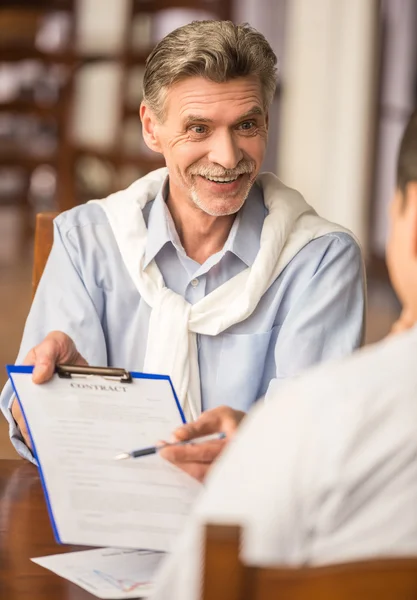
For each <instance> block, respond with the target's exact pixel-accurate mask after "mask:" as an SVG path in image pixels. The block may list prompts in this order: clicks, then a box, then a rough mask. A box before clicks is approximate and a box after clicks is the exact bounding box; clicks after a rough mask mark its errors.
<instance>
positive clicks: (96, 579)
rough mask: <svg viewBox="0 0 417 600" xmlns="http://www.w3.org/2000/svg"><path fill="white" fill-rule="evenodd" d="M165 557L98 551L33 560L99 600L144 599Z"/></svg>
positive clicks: (100, 549) (145, 551)
mask: <svg viewBox="0 0 417 600" xmlns="http://www.w3.org/2000/svg"><path fill="white" fill-rule="evenodd" d="M165 556H166V555H165V554H164V553H163V552H151V551H150V550H127V549H126V550H122V549H120V548H99V549H95V550H84V551H82V552H67V553H65V554H55V555H53V556H41V557H40V558H32V561H33V562H34V563H36V564H38V565H40V566H41V567H44V568H45V569H49V570H50V571H52V572H53V573H56V574H57V575H59V576H60V577H64V579H68V580H69V581H72V582H73V583H75V584H76V585H79V586H80V587H82V588H83V589H85V590H87V591H88V592H90V594H94V596H97V598H107V599H110V598H117V599H123V598H138V597H139V596H140V597H141V598H143V597H146V596H148V595H150V593H151V592H152V588H153V584H152V581H153V580H154V579H155V575H156V572H157V570H158V568H159V566H160V564H161V562H162V560H163V559H164V557H165Z"/></svg>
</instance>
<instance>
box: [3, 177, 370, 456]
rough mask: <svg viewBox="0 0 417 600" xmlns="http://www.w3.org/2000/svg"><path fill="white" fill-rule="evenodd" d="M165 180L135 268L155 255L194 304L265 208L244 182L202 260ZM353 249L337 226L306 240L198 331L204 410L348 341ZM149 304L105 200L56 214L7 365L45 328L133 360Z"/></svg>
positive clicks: (239, 252) (127, 362) (15, 434)
mask: <svg viewBox="0 0 417 600" xmlns="http://www.w3.org/2000/svg"><path fill="white" fill-rule="evenodd" d="M164 196H165V191H164V188H163V189H161V191H160V192H159V193H158V195H157V197H156V198H155V200H154V201H153V202H150V203H148V204H147V205H146V207H145V210H144V217H145V221H146V222H147V226H148V242H147V247H146V255H145V266H146V264H148V263H149V262H151V261H152V260H153V259H155V261H156V263H157V265H158V267H159V269H160V271H161V273H162V276H163V278H164V280H165V284H166V285H167V286H168V287H169V288H170V289H172V290H173V291H174V292H176V293H178V294H181V295H182V296H183V297H184V298H185V299H186V300H187V301H188V302H190V303H191V304H194V303H195V302H197V301H198V300H200V299H201V298H203V297H204V296H205V295H207V294H209V293H210V292H211V291H213V290H214V289H216V288H217V287H218V286H220V285H222V284H223V283H224V282H226V281H228V280H229V279H230V278H231V277H233V276H234V275H236V274H237V273H239V272H240V271H243V270H244V269H246V268H247V267H250V266H251V265H252V264H253V262H254V260H255V257H256V255H257V252H258V250H259V246H260V235H261V230H262V225H263V222H264V218H265V216H266V214H267V211H266V208H265V205H264V203H263V198H262V191H261V190H260V188H259V187H257V186H254V187H253V188H252V190H251V192H250V194H249V197H248V199H247V201H246V202H245V204H244V206H243V208H242V209H241V211H240V213H239V214H238V215H237V217H236V219H235V222H234V224H233V227H232V229H231V231H230V234H229V236H228V239H227V241H226V243H225V245H224V247H223V249H222V250H221V251H220V252H217V253H216V254H214V255H213V256H211V257H210V258H208V259H207V260H206V261H205V263H203V264H202V265H200V264H199V263H197V262H195V261H194V260H192V259H191V258H189V257H188V256H187V255H186V253H185V251H184V249H183V247H182V244H181V242H180V239H179V237H178V234H177V232H176V230H175V226H174V223H173V220H172V217H171V215H170V213H169V210H168V208H167V206H166V204H165V200H164ZM364 309H365V298H364V272H363V261H362V257H361V252H360V249H359V247H358V245H357V244H356V242H355V241H354V239H353V238H352V237H351V236H350V235H349V234H347V233H334V234H327V235H324V236H323V237H321V238H318V239H316V240H314V241H311V242H310V243H308V244H307V245H306V246H305V247H304V248H303V249H302V250H301V251H300V252H299V253H298V254H297V255H296V256H295V257H294V258H293V259H292V261H291V262H290V263H289V264H288V266H287V267H286V268H285V269H284V271H283V272H282V273H281V274H280V276H279V277H278V278H277V279H276V281H275V282H274V283H273V284H272V286H271V287H270V288H269V290H268V291H267V292H266V293H265V294H264V296H263V297H262V299H261V301H260V302H259V304H258V306H257V308H256V310H255V311H254V312H253V314H252V315H251V316H250V317H248V318H247V319H246V320H245V321H242V322H241V323H237V324H236V325H233V326H232V327H230V328H229V329H227V330H226V331H224V332H223V333H221V334H219V335H217V336H213V337H212V336H205V335H198V338H197V343H198V359H199V366H200V380H201V398H202V406H203V410H207V409H210V408H214V407H216V406H219V405H222V404H227V405H229V406H231V407H233V408H235V409H239V410H243V411H247V410H248V409H249V408H250V407H251V405H252V404H253V403H254V402H256V400H257V399H259V398H261V397H262V396H264V395H265V394H266V393H267V391H268V394H267V398H268V395H269V394H270V393H271V391H272V389H273V388H274V389H276V388H277V387H278V386H279V385H280V383H281V381H282V380H284V379H287V378H289V377H293V376H295V375H297V374H299V373H300V372H301V371H302V370H304V369H305V368H306V367H309V366H311V365H313V364H315V363H318V362H322V361H324V360H327V359H329V358H339V357H343V356H346V355H348V354H350V353H351V352H352V351H353V350H354V349H355V348H357V347H358V346H359V345H360V343H361V341H362V336H363V327H364ZM150 311H151V309H150V307H149V306H148V305H147V304H146V303H145V302H144V300H142V299H141V297H140V295H139V293H138V290H137V288H136V287H135V285H134V283H133V281H132V279H131V277H130V275H129V273H128V271H127V269H126V267H125V264H124V262H123V260H122V257H121V255H120V252H119V249H118V246H117V243H116V240H115V238H114V235H113V231H112V229H111V226H110V224H109V222H108V220H107V217H106V214H105V213H104V211H103V209H102V208H101V207H100V206H99V205H97V204H87V205H83V206H79V207H77V208H74V209H72V210H70V211H68V212H65V213H63V214H61V215H60V216H59V217H58V218H57V219H56V220H55V230H54V244H53V248H52V251H51V254H50V257H49V260H48V263H47V265H46V268H45V271H44V274H43V277H42V279H41V281H40V284H39V287H38V290H37V293H36V296H35V299H34V301H33V304H32V307H31V310H30V313H29V316H28V319H27V322H26V326H25V331H24V335H23V340H22V343H21V347H20V351H19V355H18V358H17V361H16V362H17V363H21V362H22V361H23V359H24V358H25V356H26V354H27V353H28V352H29V350H30V349H31V348H33V347H34V346H35V345H36V344H39V343H40V342H41V341H42V340H43V339H44V337H45V336H46V335H47V334H48V333H49V332H51V331H54V330H59V331H63V332H65V333H66V334H68V335H69V336H70V337H71V338H72V339H73V340H74V342H75V344H76V346H77V349H78V351H79V352H80V353H81V354H82V355H83V356H84V358H85V359H86V360H87V361H88V362H89V363H90V364H92V365H111V366H118V367H124V368H126V369H129V370H135V371H140V370H141V369H142V368H143V364H144V356H145V350H146V341H147V335H148V323H149V317H150ZM12 398H13V397H12V390H11V386H10V383H8V384H6V386H5V388H4V390H3V393H2V395H1V407H2V410H3V412H4V414H5V416H6V418H7V420H8V421H9V423H10V436H11V439H12V442H13V443H14V445H15V447H16V449H17V450H18V452H19V453H20V454H22V456H24V457H26V458H29V459H31V458H32V457H31V453H30V452H29V450H28V449H27V448H26V446H25V445H24V443H23V441H22V439H21V436H20V432H19V430H18V429H17V427H16V424H15V422H14V420H13V417H12V415H11V412H10V405H11V402H12Z"/></svg>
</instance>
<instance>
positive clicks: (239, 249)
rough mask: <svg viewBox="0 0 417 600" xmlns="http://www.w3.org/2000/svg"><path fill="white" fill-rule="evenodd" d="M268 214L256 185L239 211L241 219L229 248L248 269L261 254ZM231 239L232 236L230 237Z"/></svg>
mask: <svg viewBox="0 0 417 600" xmlns="http://www.w3.org/2000/svg"><path fill="white" fill-rule="evenodd" d="M267 214H268V211H267V209H266V207H265V204H264V201H263V196H262V190H261V188H260V187H259V186H258V185H257V184H256V183H255V184H254V185H253V186H252V188H251V190H250V192H249V195H248V197H247V198H246V201H245V204H244V205H243V207H242V208H241V210H240V211H239V215H238V217H240V220H239V223H238V227H237V230H236V234H235V236H234V239H233V240H232V243H231V246H230V248H229V249H230V251H231V252H233V254H235V255H236V256H237V257H238V258H240V260H241V261H243V262H244V263H245V265H246V266H248V267H251V266H252V265H253V263H254V261H255V258H256V255H257V254H258V252H259V248H260V245H261V232H262V227H263V224H264V220H265V217H266V215H267ZM235 223H236V221H235ZM230 233H232V231H231V232H230ZM230 238H231V235H229V239H230ZM229 239H228V241H229ZM226 244H227V242H226Z"/></svg>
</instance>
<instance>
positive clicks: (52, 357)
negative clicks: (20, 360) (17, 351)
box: [32, 339, 60, 383]
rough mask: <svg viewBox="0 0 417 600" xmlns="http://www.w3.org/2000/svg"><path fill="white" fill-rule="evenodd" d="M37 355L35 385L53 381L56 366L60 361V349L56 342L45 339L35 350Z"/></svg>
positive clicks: (34, 371)
mask: <svg viewBox="0 0 417 600" xmlns="http://www.w3.org/2000/svg"><path fill="white" fill-rule="evenodd" d="M33 353H34V355H35V361H34V369H33V375H32V379H33V382H34V383H44V382H45V381H48V379H51V377H52V375H53V374H54V371H55V365H56V363H57V362H58V361H59V355H60V348H59V344H57V343H56V341H55V340H53V339H51V340H48V339H45V340H44V341H43V342H42V343H41V344H39V346H36V348H34V349H33Z"/></svg>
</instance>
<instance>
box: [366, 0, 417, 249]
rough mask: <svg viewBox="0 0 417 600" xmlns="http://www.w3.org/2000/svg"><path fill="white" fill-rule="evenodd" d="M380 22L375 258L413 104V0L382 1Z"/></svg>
mask: <svg viewBox="0 0 417 600" xmlns="http://www.w3.org/2000/svg"><path fill="white" fill-rule="evenodd" d="M382 19H383V32H384V35H383V53H382V56H383V64H382V81H381V98H380V120H379V132H378V146H377V155H376V183H375V200H374V211H373V213H374V214H373V216H372V222H371V230H372V240H371V244H372V251H373V253H374V254H375V255H377V256H383V255H384V253H385V242H386V237H387V230H388V205H389V202H390V200H391V197H392V195H393V191H394V188H395V184H396V181H395V178H396V163H397V153H398V146H399V143H400V140H401V137H402V134H403V131H404V127H405V125H406V123H407V120H408V116H409V114H410V113H411V111H412V109H413V106H414V104H415V101H416V98H415V95H414V94H415V91H414V89H413V88H414V85H415V82H416V74H417V68H416V61H417V52H416V49H417V41H416V40H417V33H416V32H417V0H396V1H395V2H392V1H391V0H387V1H385V2H383V3H382Z"/></svg>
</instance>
